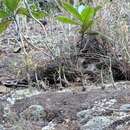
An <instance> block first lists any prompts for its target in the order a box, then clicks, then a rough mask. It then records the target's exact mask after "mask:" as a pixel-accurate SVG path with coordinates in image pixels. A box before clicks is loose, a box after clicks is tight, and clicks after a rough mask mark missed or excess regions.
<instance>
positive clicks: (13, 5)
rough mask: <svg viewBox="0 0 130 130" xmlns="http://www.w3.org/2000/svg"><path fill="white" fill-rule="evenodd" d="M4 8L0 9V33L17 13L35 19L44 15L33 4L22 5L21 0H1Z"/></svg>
mask: <svg viewBox="0 0 130 130" xmlns="http://www.w3.org/2000/svg"><path fill="white" fill-rule="evenodd" d="M2 2H3V6H4V8H2V9H1V10H0V33H2V32H3V31H5V30H6V29H7V28H8V27H9V25H10V24H11V23H12V22H13V21H15V20H16V16H17V15H24V16H27V17H32V15H33V17H35V18H36V19H42V18H43V17H45V15H46V14H45V13H44V12H43V11H39V10H38V8H37V7H36V6H35V5H34V4H33V5H31V7H30V8H29V9H30V11H29V9H28V8H25V7H23V4H21V3H22V2H23V0H2ZM30 13H31V14H30Z"/></svg>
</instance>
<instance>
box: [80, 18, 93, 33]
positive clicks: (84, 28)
mask: <svg viewBox="0 0 130 130" xmlns="http://www.w3.org/2000/svg"><path fill="white" fill-rule="evenodd" d="M93 23H94V22H93V20H91V21H89V23H87V24H84V25H83V26H82V29H81V32H83V33H84V32H86V31H88V30H89V29H91V27H92V25H93Z"/></svg>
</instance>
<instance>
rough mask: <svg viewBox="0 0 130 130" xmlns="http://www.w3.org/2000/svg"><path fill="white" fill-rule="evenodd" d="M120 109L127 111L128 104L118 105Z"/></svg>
mask: <svg viewBox="0 0 130 130" xmlns="http://www.w3.org/2000/svg"><path fill="white" fill-rule="evenodd" d="M120 110H121V111H123V112H129V111H130V104H123V105H122V106H120Z"/></svg>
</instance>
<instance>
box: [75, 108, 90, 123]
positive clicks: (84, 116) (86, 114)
mask: <svg viewBox="0 0 130 130" xmlns="http://www.w3.org/2000/svg"><path fill="white" fill-rule="evenodd" d="M91 114H92V111H91V110H83V111H80V112H78V113H77V117H78V118H79V119H80V123H81V124H85V123H87V122H88V120H89V119H90V118H92V115H91Z"/></svg>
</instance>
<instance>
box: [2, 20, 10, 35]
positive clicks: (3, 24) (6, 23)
mask: <svg viewBox="0 0 130 130" xmlns="http://www.w3.org/2000/svg"><path fill="white" fill-rule="evenodd" d="M10 23H11V21H10V20H6V21H3V22H0V33H2V32H3V31H5V30H6V29H7V28H8V26H9V25H10Z"/></svg>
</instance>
